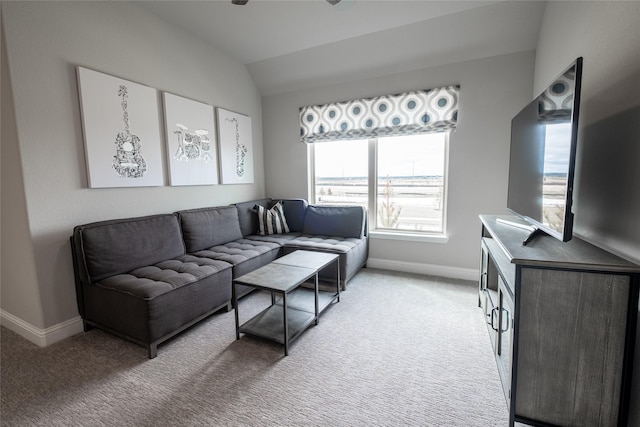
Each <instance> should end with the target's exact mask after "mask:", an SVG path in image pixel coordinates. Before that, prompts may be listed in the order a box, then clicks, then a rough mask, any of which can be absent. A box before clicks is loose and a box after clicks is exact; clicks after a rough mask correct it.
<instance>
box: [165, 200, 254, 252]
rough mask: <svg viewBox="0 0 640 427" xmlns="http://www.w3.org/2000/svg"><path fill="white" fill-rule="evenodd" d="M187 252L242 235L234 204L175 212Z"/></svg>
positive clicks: (229, 240)
mask: <svg viewBox="0 0 640 427" xmlns="http://www.w3.org/2000/svg"><path fill="white" fill-rule="evenodd" d="M177 214H178V218H179V219H180V225H181V227H182V235H183V237H184V243H185V246H186V249H187V252H189V253H191V252H196V251H199V250H202V249H206V248H210V247H212V246H216V245H221V244H223V243H227V242H231V241H233V240H237V239H239V238H241V237H242V232H241V231H240V225H239V223H238V210H237V209H236V208H235V206H218V207H211V208H200V209H189V210H184V211H180V212H177Z"/></svg>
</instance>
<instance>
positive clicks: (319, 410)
mask: <svg viewBox="0 0 640 427" xmlns="http://www.w3.org/2000/svg"><path fill="white" fill-rule="evenodd" d="M476 289H477V288H476V286H475V284H474V283H472V282H460V281H454V280H447V279H440V278H433V277H427V276H419V275H409V274H401V273H393V272H387V271H382V270H375V269H365V270H363V271H361V272H360V273H359V274H358V275H356V277H354V278H353V280H352V281H351V282H350V283H349V288H348V290H347V291H346V292H344V293H343V294H342V300H341V302H340V303H338V304H335V305H333V306H332V307H330V308H329V309H328V310H327V312H326V313H325V314H324V315H323V316H322V317H321V319H320V324H319V325H318V326H314V327H311V328H310V329H309V330H307V331H306V332H305V333H304V334H303V335H302V336H301V337H300V338H299V339H298V340H297V341H295V342H294V343H293V344H292V346H291V348H290V352H289V356H288V357H284V354H283V349H282V346H280V345H277V344H273V343H270V342H266V341H262V340H259V339H256V338H252V337H249V336H242V338H241V339H240V340H239V341H236V340H235V327H234V314H233V312H229V313H221V314H216V315H214V316H212V317H210V318H208V319H207V320H205V321H204V322H201V323H200V324H198V325H196V326H195V327H193V328H191V329H189V330H188V331H186V332H185V333H182V334H180V335H178V336H177V337H175V338H174V339H172V340H170V341H168V342H166V343H165V344H163V345H161V346H159V349H158V357H157V358H155V359H152V360H148V359H147V352H146V350H145V349H144V348H143V347H141V346H138V345H135V344H132V343H129V342H127V341H124V340H121V339H119V338H116V337H113V336H111V335H109V334H107V333H104V332H101V331H99V330H92V331H90V332H88V333H83V334H80V335H76V336H74V337H71V338H68V339H66V340H64V341H62V342H59V343H57V344H54V345H52V346H49V347H47V348H38V347H37V346H35V345H33V344H31V343H29V342H28V341H26V340H24V339H22V338H21V337H19V336H18V335H16V334H15V333H13V332H11V331H9V330H7V329H6V328H2V330H1V331H2V347H1V376H2V383H1V385H2V389H1V404H2V406H1V408H0V409H1V412H0V416H1V421H2V425H3V426H160V425H161V426H217V425H220V426H483V427H486V426H505V425H507V419H508V414H507V407H506V404H505V401H504V396H503V395H502V390H501V386H500V381H499V379H498V372H497V370H496V365H495V361H494V360H493V356H492V353H491V348H490V344H489V338H488V335H487V331H486V327H485V325H484V323H483V316H482V312H481V310H480V309H479V308H478V307H477V293H476V292H477V290H476ZM268 303H269V297H268V294H266V293H254V294H251V295H249V296H248V297H245V298H244V299H242V300H241V301H240V315H241V320H242V319H247V318H248V317H249V316H250V315H252V314H254V313H257V312H258V311H259V310H260V309H262V308H263V307H266V305H267V304H268Z"/></svg>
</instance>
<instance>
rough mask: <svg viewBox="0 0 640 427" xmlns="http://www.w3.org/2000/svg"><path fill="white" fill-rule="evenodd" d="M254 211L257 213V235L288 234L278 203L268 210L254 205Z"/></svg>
mask: <svg viewBox="0 0 640 427" xmlns="http://www.w3.org/2000/svg"><path fill="white" fill-rule="evenodd" d="M255 209H256V211H257V212H258V233H259V234H260V235H261V236H266V235H268V234H281V233H288V232H289V226H288V225H287V220H286V218H285V217H284V210H283V209H282V204H281V203H280V202H278V203H276V204H275V205H273V207H271V208H270V209H267V208H265V207H264V206H260V205H256V206H255Z"/></svg>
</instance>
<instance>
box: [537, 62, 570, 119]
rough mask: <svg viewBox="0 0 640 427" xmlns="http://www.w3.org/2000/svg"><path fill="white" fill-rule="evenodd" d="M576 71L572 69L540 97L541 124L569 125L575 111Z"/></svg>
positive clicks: (539, 113) (539, 112)
mask: <svg viewBox="0 0 640 427" xmlns="http://www.w3.org/2000/svg"><path fill="white" fill-rule="evenodd" d="M575 80H576V69H575V67H572V68H571V69H569V70H567V72H566V73H564V74H563V75H562V76H560V77H558V79H557V80H556V81H554V82H553V84H551V85H550V86H549V87H548V88H547V90H545V91H544V92H543V93H542V94H540V96H539V97H538V116H539V122H541V123H544V124H550V123H569V122H570V121H571V113H572V111H573V95H574V92H575V90H574V88H575Z"/></svg>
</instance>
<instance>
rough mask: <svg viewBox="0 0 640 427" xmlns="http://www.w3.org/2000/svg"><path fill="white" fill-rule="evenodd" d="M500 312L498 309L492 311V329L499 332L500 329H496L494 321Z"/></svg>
mask: <svg viewBox="0 0 640 427" xmlns="http://www.w3.org/2000/svg"><path fill="white" fill-rule="evenodd" d="M497 312H498V307H496V308H494V309H493V310H491V323H490V325H491V329H493V330H494V331H496V332H498V328H496V327H495V325H494V324H493V321H494V319H495V317H496V316H495V314H496V313H497Z"/></svg>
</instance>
